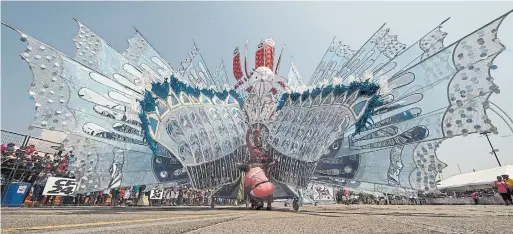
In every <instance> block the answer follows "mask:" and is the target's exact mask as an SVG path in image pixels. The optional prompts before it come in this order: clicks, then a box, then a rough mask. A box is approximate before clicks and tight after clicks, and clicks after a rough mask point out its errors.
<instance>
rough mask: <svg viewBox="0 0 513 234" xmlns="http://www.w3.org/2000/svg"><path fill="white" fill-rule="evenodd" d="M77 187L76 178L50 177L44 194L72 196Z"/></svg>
mask: <svg viewBox="0 0 513 234" xmlns="http://www.w3.org/2000/svg"><path fill="white" fill-rule="evenodd" d="M76 188H77V181H76V180H75V179H69V178H60V177H49V178H48V180H47V181H46V185H45V189H44V190H43V195H54V196H72V194H73V193H74V192H75V189H76Z"/></svg>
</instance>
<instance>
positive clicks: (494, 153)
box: [479, 131, 502, 167]
mask: <svg viewBox="0 0 513 234" xmlns="http://www.w3.org/2000/svg"><path fill="white" fill-rule="evenodd" d="M489 133H492V132H490V131H487V132H482V133H479V134H480V135H484V136H486V139H487V140H488V143H489V144H490V147H491V148H492V152H490V154H492V153H493V155H495V159H497V163H498V164H499V167H502V165H501V162H500V161H499V157H497V152H498V151H499V149H495V148H493V145H492V142H491V141H490V138H489V137H488V134H489Z"/></svg>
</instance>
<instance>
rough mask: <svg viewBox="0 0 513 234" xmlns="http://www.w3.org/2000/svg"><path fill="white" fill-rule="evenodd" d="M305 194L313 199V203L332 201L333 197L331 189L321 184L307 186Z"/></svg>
mask: <svg viewBox="0 0 513 234" xmlns="http://www.w3.org/2000/svg"><path fill="white" fill-rule="evenodd" d="M305 193H306V194H308V195H310V196H312V197H313V200H314V201H333V200H335V196H334V194H333V187H330V186H325V185H323V184H312V183H311V184H309V185H308V188H307V190H306V191H305Z"/></svg>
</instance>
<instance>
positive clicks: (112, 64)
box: [8, 22, 188, 192]
mask: <svg viewBox="0 0 513 234" xmlns="http://www.w3.org/2000/svg"><path fill="white" fill-rule="evenodd" d="M8 27H10V26H8ZM79 27H80V31H79V33H78V34H77V35H76V36H75V37H74V38H73V40H74V42H75V44H76V46H77V55H76V57H75V58H70V57H69V56H67V55H65V54H63V53H62V52H60V51H58V50H56V49H54V48H52V47H50V46H48V45H46V44H44V43H42V42H40V41H38V40H36V39H34V38H32V37H30V36H28V35H26V34H24V33H22V32H21V31H19V30H16V29H14V28H12V27H10V28H12V29H14V30H16V31H17V32H18V33H20V34H21V36H22V37H21V39H22V41H26V42H27V43H28V46H27V49H26V50H25V51H24V52H23V53H21V56H22V58H23V59H24V60H26V61H27V62H28V63H29V66H30V68H31V70H32V72H33V75H34V81H33V83H32V87H31V88H30V89H29V92H30V94H31V95H32V96H33V98H34V100H35V102H36V114H35V117H34V121H33V124H32V125H33V126H34V127H37V128H41V129H47V130H51V131H60V132H64V133H66V134H67V138H66V140H65V142H64V144H65V145H68V146H70V147H69V150H72V151H73V153H74V154H75V155H76V157H77V165H76V167H73V168H72V171H73V172H74V174H75V176H76V177H77V179H78V181H79V191H80V192H83V191H98V190H101V189H104V188H113V187H119V186H130V185H140V184H152V183H158V182H162V181H183V180H187V179H188V177H187V173H186V171H185V170H184V169H183V168H182V165H181V164H180V161H179V160H178V159H177V158H176V157H175V156H174V155H173V154H172V153H171V152H169V151H168V150H166V149H165V148H163V147H162V146H158V147H156V149H155V152H152V151H151V150H150V148H148V146H147V143H146V140H145V139H144V137H143V131H142V128H143V126H144V125H143V124H142V122H141V121H140V118H139V116H138V109H139V107H138V106H139V104H138V100H142V99H143V97H144V96H143V95H144V90H145V89H146V88H148V87H150V84H151V83H152V82H155V81H160V80H164V78H165V77H169V76H170V75H171V74H174V70H173V69H172V68H171V67H170V66H169V65H168V64H167V62H165V60H164V59H163V58H162V57H161V56H160V55H158V53H157V52H156V51H155V50H154V49H153V47H151V45H150V44H149V43H148V42H147V41H146V40H145V39H144V38H143V37H142V36H141V35H140V34H139V33H137V34H136V35H135V37H133V38H132V39H130V40H129V44H130V46H129V48H128V50H127V51H126V52H124V53H123V54H121V53H119V52H117V51H116V50H115V49H113V48H112V47H111V46H110V45H109V44H108V43H107V42H105V41H104V40H103V39H102V38H100V37H99V36H98V35H96V34H95V33H93V32H92V31H91V30H89V29H88V28H87V27H85V26H84V25H82V24H81V23H80V22H79ZM154 153H156V155H158V156H159V157H155V156H154Z"/></svg>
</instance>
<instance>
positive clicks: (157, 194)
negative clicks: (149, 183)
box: [150, 189, 164, 200]
mask: <svg viewBox="0 0 513 234" xmlns="http://www.w3.org/2000/svg"><path fill="white" fill-rule="evenodd" d="M163 193H164V190H163V189H152V190H151V192H150V199H157V200H162V195H163Z"/></svg>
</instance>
